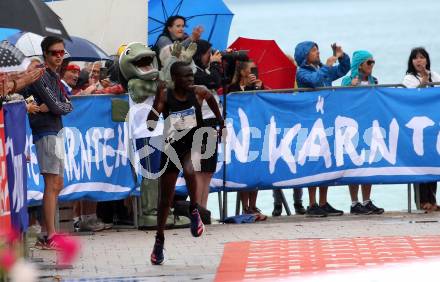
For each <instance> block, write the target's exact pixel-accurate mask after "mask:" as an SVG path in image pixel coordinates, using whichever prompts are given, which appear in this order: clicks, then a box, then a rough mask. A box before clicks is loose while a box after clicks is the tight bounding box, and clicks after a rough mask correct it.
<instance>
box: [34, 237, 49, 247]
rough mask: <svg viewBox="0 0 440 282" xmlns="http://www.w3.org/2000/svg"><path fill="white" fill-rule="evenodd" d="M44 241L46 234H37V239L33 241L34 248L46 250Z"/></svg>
mask: <svg viewBox="0 0 440 282" xmlns="http://www.w3.org/2000/svg"><path fill="white" fill-rule="evenodd" d="M46 241H47V236H46V235H45V236H38V237H37V241H36V242H35V248H37V249H40V250H46Z"/></svg>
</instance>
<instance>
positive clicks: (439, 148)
mask: <svg viewBox="0 0 440 282" xmlns="http://www.w3.org/2000/svg"><path fill="white" fill-rule="evenodd" d="M435 148H436V150H437V154H439V155H440V131H439V132H438V134H437V143H436V145H435Z"/></svg>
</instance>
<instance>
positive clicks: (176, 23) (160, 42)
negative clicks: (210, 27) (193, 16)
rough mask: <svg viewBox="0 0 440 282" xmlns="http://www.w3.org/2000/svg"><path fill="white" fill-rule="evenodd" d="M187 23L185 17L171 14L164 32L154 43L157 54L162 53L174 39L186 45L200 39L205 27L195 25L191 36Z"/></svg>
mask: <svg viewBox="0 0 440 282" xmlns="http://www.w3.org/2000/svg"><path fill="white" fill-rule="evenodd" d="M185 24H186V20H185V18H184V17H182V16H179V15H175V16H171V17H169V18H168V19H167V21H166V23H165V27H164V28H163V31H162V34H161V35H160V36H159V38H158V39H157V41H156V44H154V49H156V53H157V54H159V53H160V50H161V49H162V48H163V47H165V46H167V45H170V44H173V43H174V41H179V42H181V43H183V46H185V47H186V46H188V45H189V43H191V42H193V41H196V40H199V39H200V36H201V34H202V32H203V27H201V26H197V27H195V28H194V29H193V31H192V34H191V36H189V35H188V34H186V33H185Z"/></svg>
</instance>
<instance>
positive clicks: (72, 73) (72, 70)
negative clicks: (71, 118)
mask: <svg viewBox="0 0 440 282" xmlns="http://www.w3.org/2000/svg"><path fill="white" fill-rule="evenodd" d="M80 71H81V68H80V67H79V66H78V65H77V64H73V63H69V64H68V65H67V66H66V68H65V69H64V73H63V77H62V79H61V82H62V83H63V85H64V88H65V89H66V92H67V94H68V95H69V96H71V95H74V94H76V93H73V90H74V88H75V87H76V83H77V82H78V77H79V72H80Z"/></svg>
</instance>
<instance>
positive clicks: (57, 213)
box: [55, 203, 60, 232]
mask: <svg viewBox="0 0 440 282" xmlns="http://www.w3.org/2000/svg"><path fill="white" fill-rule="evenodd" d="M55 230H58V232H59V231H60V205H58V203H57V207H56V212H55Z"/></svg>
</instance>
